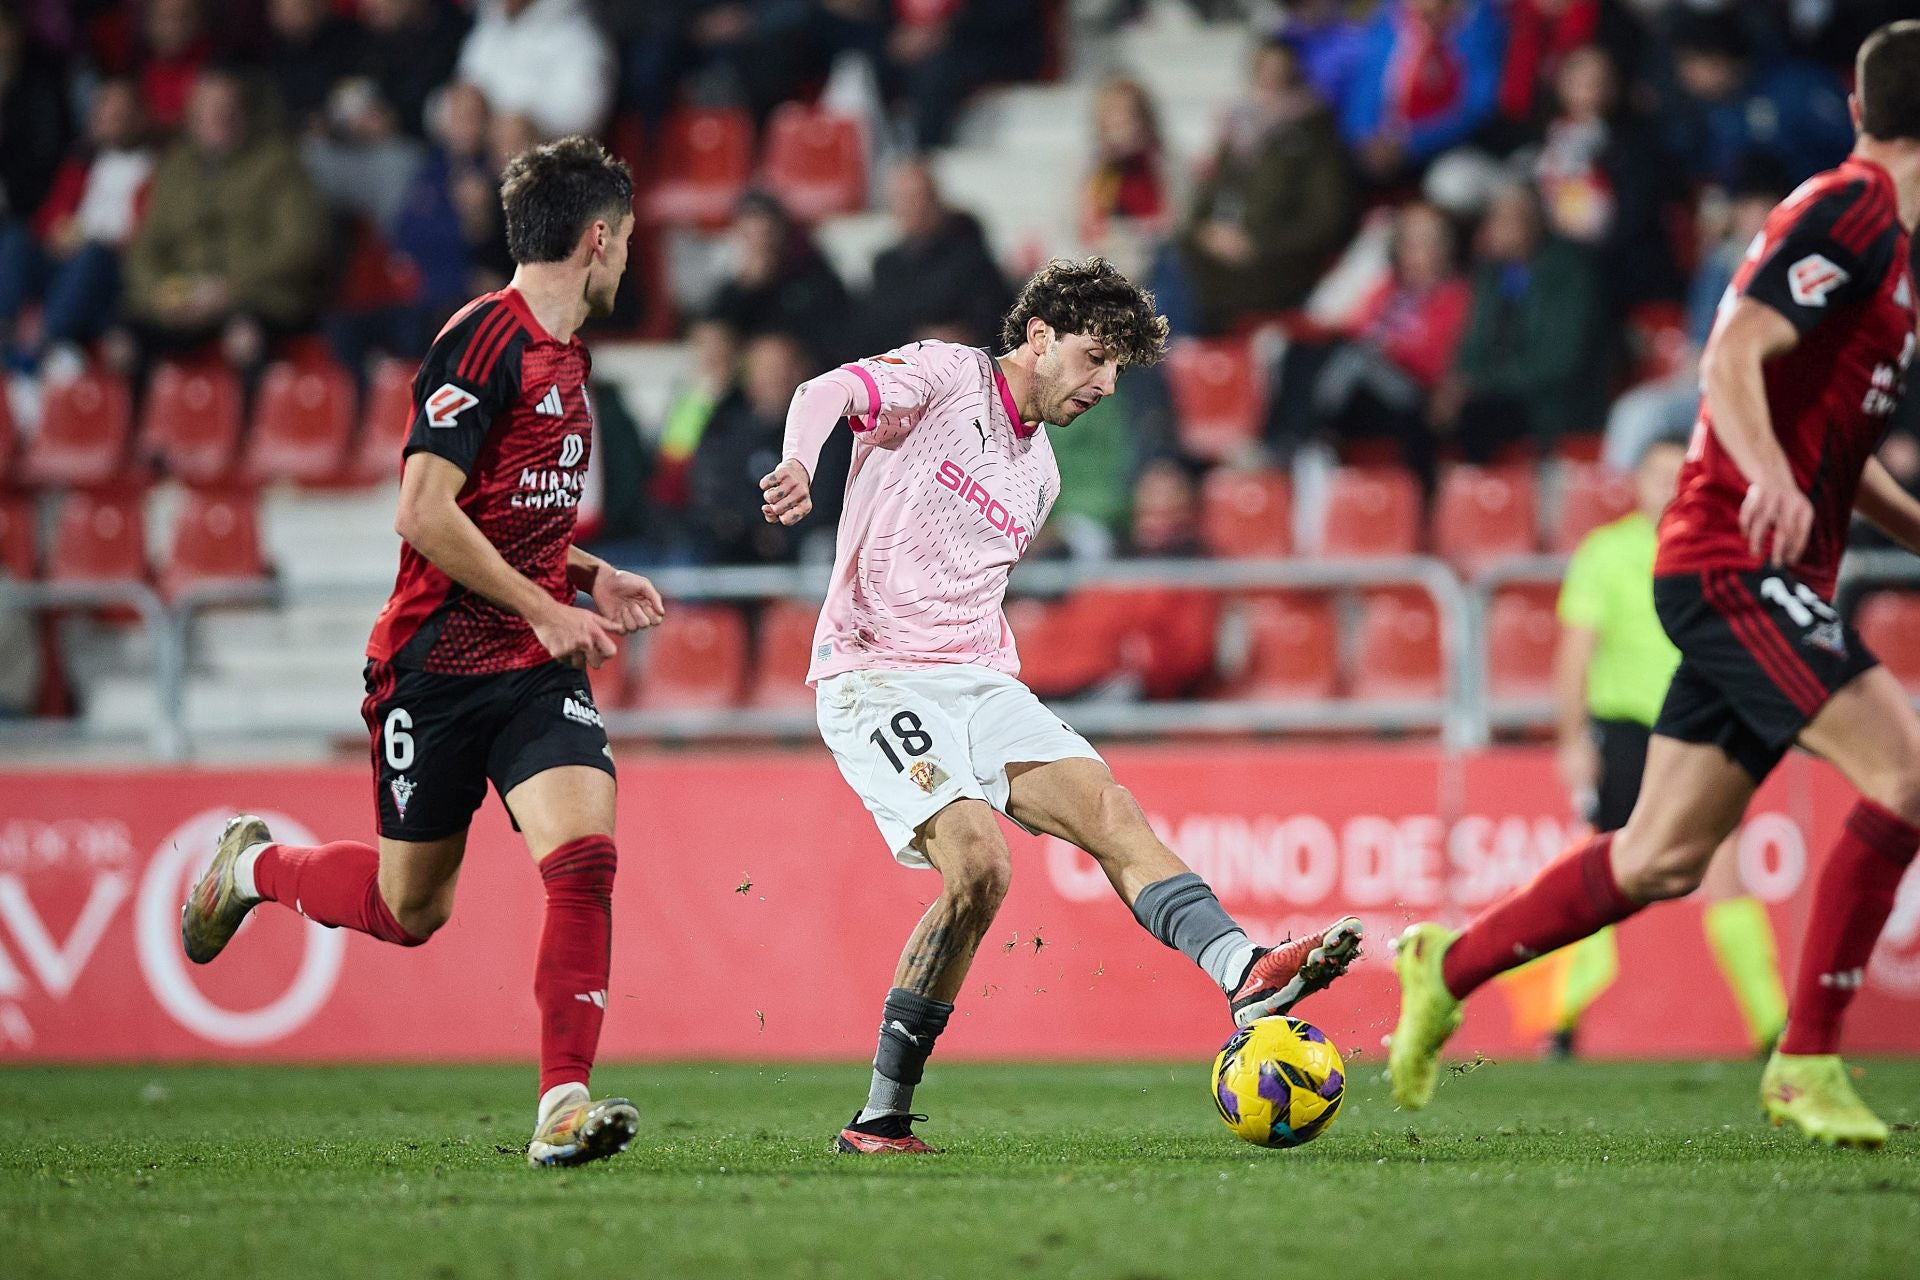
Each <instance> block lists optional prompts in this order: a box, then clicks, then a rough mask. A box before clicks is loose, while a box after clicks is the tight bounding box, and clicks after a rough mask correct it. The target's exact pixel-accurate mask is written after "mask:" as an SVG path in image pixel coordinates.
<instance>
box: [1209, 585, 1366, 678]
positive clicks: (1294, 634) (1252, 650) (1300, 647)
mask: <svg viewBox="0 0 1920 1280" xmlns="http://www.w3.org/2000/svg"><path fill="white" fill-rule="evenodd" d="M1244 607H1245V610H1246V621H1247V629H1248V640H1249V644H1248V649H1247V666H1246V670H1245V672H1244V673H1242V675H1241V676H1240V678H1239V679H1238V680H1237V681H1235V683H1234V687H1233V696H1235V697H1237V698H1246V699H1256V700H1261V701H1285V700H1288V699H1294V698H1331V697H1333V696H1334V695H1335V693H1337V692H1338V690H1339V684H1340V675H1339V668H1340V652H1339V651H1340V627H1339V621H1338V619H1337V618H1336V617H1335V616H1334V610H1333V602H1332V601H1331V600H1329V599H1327V598H1326V597H1325V596H1319V595H1311V594H1307V593H1295V592H1287V593H1280V594H1274V595H1263V596H1259V597H1256V598H1254V599H1250V600H1248V601H1247V602H1246V603H1245V606H1244Z"/></svg>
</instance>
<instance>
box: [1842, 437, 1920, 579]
mask: <svg viewBox="0 0 1920 1280" xmlns="http://www.w3.org/2000/svg"><path fill="white" fill-rule="evenodd" d="M1853 509H1854V510H1855V511H1857V512H1859V513H1860V515H1861V517H1862V518H1864V519H1865V520H1866V521H1867V522H1868V523H1870V524H1872V525H1873V526H1874V527H1875V528H1876V529H1878V530H1880V532H1882V533H1884V534H1886V535H1887V536H1888V537H1889V538H1892V539H1893V540H1894V541H1895V542H1897V543H1899V544H1900V545H1901V546H1903V547H1905V548H1906V549H1907V550H1909V551H1911V552H1913V553H1914V554H1915V555H1920V498H1915V497H1914V496H1913V495H1912V494H1910V493H1908V492H1907V491H1906V490H1905V489H1902V488H1901V487H1900V482H1899V481H1898V480H1895V479H1894V478H1893V473H1892V472H1890V471H1888V470H1887V468H1886V465H1885V464H1884V463H1882V462H1881V461H1880V459H1878V458H1872V459H1869V460H1868V462H1867V467H1866V470H1865V471H1863V472H1861V473H1860V491H1859V493H1857V494H1856V495H1855V496H1854V500H1853Z"/></svg>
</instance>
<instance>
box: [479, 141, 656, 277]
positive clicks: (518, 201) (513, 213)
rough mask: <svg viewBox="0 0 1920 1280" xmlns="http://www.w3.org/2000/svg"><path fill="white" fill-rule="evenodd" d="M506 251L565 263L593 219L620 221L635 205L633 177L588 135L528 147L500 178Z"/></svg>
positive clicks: (525, 258) (517, 258)
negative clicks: (505, 230)
mask: <svg viewBox="0 0 1920 1280" xmlns="http://www.w3.org/2000/svg"><path fill="white" fill-rule="evenodd" d="M500 207H501V210H502V211H503V212H504V213H505V214H506V223H507V250H508V252H509V253H510V254H511V255H512V256H513V260H514V261H515V262H564V261H566V259H567V258H568V257H569V256H570V255H571V254H572V253H573V248H574V246H575V245H577V244H579V243H580V233H581V232H583V231H585V230H586V229H587V228H588V227H589V226H591V225H592V224H593V221H594V220H595V219H596V218H605V219H607V220H608V221H609V222H618V221H619V219H620V216H621V215H622V214H625V213H627V212H629V211H631V210H632V208H633V175H632V174H631V173H629V172H628V171H627V165H626V162H625V161H624V160H616V159H614V158H613V157H612V156H611V155H609V154H607V149H606V148H605V147H603V146H601V145H600V144H599V143H597V142H595V141H594V140H593V139H591V138H583V137H580V136H579V135H577V134H576V135H574V136H572V137H568V138H561V139H559V140H558V141H556V142H549V143H546V144H545V145H543V146H538V147H530V148H528V149H527V150H525V151H522V152H521V153H520V154H519V155H517V156H515V157H514V158H513V159H511V160H509V161H507V170H506V172H505V173H504V174H502V175H501V179H500Z"/></svg>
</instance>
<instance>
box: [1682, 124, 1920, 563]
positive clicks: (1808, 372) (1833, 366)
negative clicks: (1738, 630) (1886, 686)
mask: <svg viewBox="0 0 1920 1280" xmlns="http://www.w3.org/2000/svg"><path fill="white" fill-rule="evenodd" d="M1895 208H1896V201H1895V193H1894V186H1893V179H1892V178H1891V177H1890V176H1888V174H1887V171H1886V170H1885V169H1883V168H1881V167H1880V166H1879V165H1877V164H1875V163H1873V162H1872V161H1870V160H1863V159H1861V158H1860V157H1858V156H1855V157H1853V158H1851V159H1849V160H1847V162H1846V163H1844V164H1842V165H1841V166H1840V167H1839V168H1837V169H1830V170H1828V171H1827V172H1825V173H1822V174H1818V175H1816V176H1815V177H1812V178H1809V179H1808V180H1807V181H1806V182H1804V183H1802V184H1801V186H1800V188H1799V189H1798V190H1797V191H1795V192H1794V193H1793V194H1792V195H1790V196H1788V197H1787V198H1786V199H1785V200H1784V201H1782V202H1781V203H1780V204H1779V205H1778V206H1777V207H1776V208H1775V209H1774V211H1773V212H1772V214H1770V215H1769V216H1768V218H1767V222H1766V226H1765V227H1764V228H1763V229H1762V230H1761V232H1760V234H1759V235H1758V236H1757V237H1755V239H1754V242H1753V246H1752V247H1751V248H1750V249H1749V250H1748V251H1747V258H1746V261H1745V262H1743V263H1741V265H1740V269H1739V271H1737V272H1735V273H1734V277H1733V283H1732V284H1730V285H1729V286H1728V287H1727V293H1726V296H1725V297H1724V298H1722V299H1721V302H1720V314H1721V317H1722V322H1724V317H1725V316H1726V314H1727V312H1728V311H1730V310H1731V309H1732V306H1733V304H1734V302H1736V301H1737V300H1738V299H1740V298H1742V297H1747V298H1753V299H1755V300H1757V301H1760V302H1763V303H1765V304H1766V305H1767V306H1769V307H1772V308H1773V309H1774V310H1775V311H1778V312H1779V313H1780V314H1781V315H1783V316H1785V317H1786V318H1787V319H1788V320H1789V321H1791V322H1792V323H1793V327H1794V328H1795V329H1797V330H1798V331H1799V333H1800V340H1799V342H1798V343H1796V344H1795V345H1794V346H1793V348H1792V349H1791V350H1789V351H1787V352H1785V353H1783V354H1782V355H1779V356H1776V357H1775V358H1773V359H1772V360H1769V361H1768V362H1767V363H1766V365H1765V368H1764V369H1763V376H1764V377H1765V380H1766V389H1767V410H1768V414H1769V416H1770V417H1771V418H1772V421H1773V433H1774V435H1775V436H1776V437H1778V439H1779V441H1780V447H1781V449H1782V450H1783V451H1784V452H1785V453H1786V455H1787V461H1788V462H1789V463H1790V464H1791V465H1792V467H1793V476H1794V480H1795V481H1796V482H1797V483H1798V484H1799V486H1800V489H1801V491H1802V492H1803V493H1805V494H1806V495H1807V496H1808V498H1809V499H1810V500H1811V501H1812V502H1813V513H1814V515H1813V532H1812V535H1811V536H1810V537H1809V538H1808V540H1807V549H1806V551H1805V552H1803V553H1802V554H1801V557H1800V560H1799V561H1798V563H1796V564H1794V565H1792V566H1790V567H1791V568H1792V569H1793V571H1794V572H1795V573H1796V574H1797V575H1798V576H1799V577H1800V578H1801V580H1802V581H1804V582H1806V583H1807V585H1809V586H1811V587H1812V588H1813V589H1814V590H1816V591H1818V592H1820V593H1821V594H1822V595H1825V596H1829V597H1831V596H1832V594H1833V586H1834V581H1835V579H1836V578H1837V577H1838V576H1839V572H1840V555H1841V552H1842V551H1844V550H1845V549H1846V542H1847V525H1848V522H1849V521H1850V520H1851V519H1852V517H1853V502H1854V497H1855V495H1856V494H1857V493H1858V492H1859V488H1860V475H1861V472H1862V471H1864V470H1865V469H1866V465H1867V461H1868V459H1870V458H1871V457H1872V456H1873V453H1874V450H1876V449H1878V448H1879V447H1880V441H1881V439H1882V438H1883V437H1884V436H1885V434H1886V430H1887V424H1888V420H1889V417H1890V415H1891V414H1892V413H1893V409H1894V406H1895V405H1896V404H1897V403H1898V401H1899V396H1900V391H1901V387H1902V384H1903V383H1904V381H1905V377H1906V371H1907V365H1908V364H1909V362H1911V361H1912V359H1913V348H1914V317H1915V310H1914V297H1913V277H1912V275H1911V272H1910V270H1909V267H1908V262H1907V231H1906V229H1905V228H1904V227H1902V226H1901V224H1900V221H1899V219H1898V217H1897V216H1896V213H1895ZM1746 493H1747V479H1746V477H1745V476H1744V475H1742V474H1741V472H1740V468H1739V467H1738V466H1736V465H1735V464H1734V461H1733V459H1732V458H1731V457H1730V456H1729V455H1728V454H1727V451H1726V450H1725V449H1724V448H1722V447H1721V445H1720V442H1719V440H1718V439H1716V438H1715V436H1714V434H1713V424H1712V418H1711V415H1709V413H1708V412H1707V406H1706V401H1705V398H1704V397H1703V398H1702V400H1701V404H1700V417H1699V421H1698V422H1697V423H1696V425H1695V427H1694V432H1693V442H1692V444H1691V445H1690V447H1689V448H1688V450H1687V463H1686V466H1685V467H1684V468H1683V469H1682V470H1681V472H1680V483H1679V487H1678V489H1677V491H1676V492H1675V495H1674V499H1673V502H1672V503H1671V504H1670V505H1669V506H1668V507H1667V511H1666V515H1665V516H1664V517H1663V518H1662V519H1661V521H1660V552H1659V555H1658V557H1657V559H1656V560H1655V562H1654V572H1655V573H1656V574H1667V573H1698V572H1701V571H1704V570H1707V569H1740V570H1746V569H1757V568H1760V567H1761V565H1762V564H1764V563H1765V562H1764V561H1763V560H1762V559H1760V558H1759V557H1756V556H1754V555H1753V553H1752V552H1751V551H1750V550H1749V549H1748V546H1747V540H1746V538H1745V537H1743V536H1742V535H1741V533H1740V504H1741V503H1742V502H1743V501H1744V500H1745V498H1746Z"/></svg>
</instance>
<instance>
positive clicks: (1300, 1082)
mask: <svg viewBox="0 0 1920 1280" xmlns="http://www.w3.org/2000/svg"><path fill="white" fill-rule="evenodd" d="M1346 1091H1347V1073H1346V1068H1345V1066H1344V1064H1342V1063H1341V1061H1340V1051H1339V1050H1338V1049H1336V1048H1334V1047H1333V1042H1332V1041H1331V1040H1328V1039H1327V1037H1326V1035H1325V1034H1324V1033H1323V1032H1322V1031H1321V1030H1320V1028H1318V1027H1316V1026H1314V1025H1312V1024H1311V1023H1307V1022H1302V1021H1301V1020H1300V1019H1298V1018H1288V1017H1284V1016H1282V1017H1275V1018H1261V1019H1260V1020H1259V1021H1257V1022H1255V1023H1254V1024H1253V1025H1252V1026H1250V1027H1244V1028H1242V1029H1241V1030H1239V1031H1236V1032H1234V1034H1233V1039H1231V1040H1229V1041H1227V1043H1226V1044H1225V1045H1223V1046H1221V1049H1220V1056H1219V1057H1217V1058H1215V1059H1214V1060H1213V1101H1214V1105H1215V1106H1217V1107H1219V1108H1220V1118H1221V1119H1222V1120H1224V1121H1226V1122H1227V1128H1229V1129H1231V1130H1233V1131H1234V1133H1235V1134H1236V1135H1238V1136H1239V1137H1241V1138H1243V1139H1244V1140H1246V1141H1248V1142H1251V1143H1253V1144H1254V1145H1255V1146H1257V1147H1297V1146H1300V1145H1302V1144H1303V1143H1308V1142H1312V1141H1313V1140H1314V1139H1315V1138H1317V1137H1319V1136H1320V1135H1321V1134H1322V1133H1325V1132H1326V1130H1327V1126H1328V1125H1330V1124H1332V1123H1333V1118H1334V1117H1335V1116H1336V1115H1338V1114H1339V1113H1340V1099H1341V1098H1342V1097H1344V1096H1345V1095H1346Z"/></svg>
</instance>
